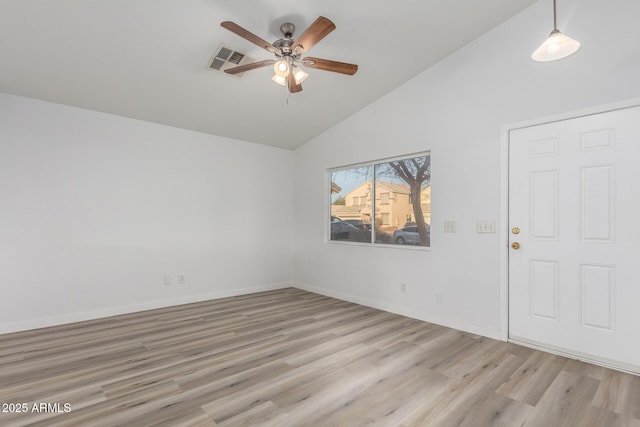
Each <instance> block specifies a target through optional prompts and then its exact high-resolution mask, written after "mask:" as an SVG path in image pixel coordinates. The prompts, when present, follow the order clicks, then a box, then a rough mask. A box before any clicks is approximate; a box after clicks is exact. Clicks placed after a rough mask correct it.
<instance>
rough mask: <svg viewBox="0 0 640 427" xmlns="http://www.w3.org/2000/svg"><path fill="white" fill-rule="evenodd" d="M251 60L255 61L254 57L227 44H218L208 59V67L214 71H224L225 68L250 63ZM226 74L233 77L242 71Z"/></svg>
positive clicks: (239, 75)
mask: <svg viewBox="0 0 640 427" xmlns="http://www.w3.org/2000/svg"><path fill="white" fill-rule="evenodd" d="M252 62H255V59H253V58H250V57H248V56H247V55H245V54H244V53H241V52H238V51H235V50H233V49H231V48H229V47H227V46H224V45H220V46H218V48H217V49H216V51H215V53H214V54H213V56H212V57H211V60H210V61H209V69H211V70H214V71H224V70H226V69H227V68H233V67H237V66H238V65H244V64H250V63H252ZM228 75H229V76H234V77H242V76H243V75H244V73H240V74H228Z"/></svg>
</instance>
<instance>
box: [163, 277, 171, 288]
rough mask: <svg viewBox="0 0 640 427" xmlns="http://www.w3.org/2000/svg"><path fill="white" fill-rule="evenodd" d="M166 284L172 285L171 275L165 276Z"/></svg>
mask: <svg viewBox="0 0 640 427" xmlns="http://www.w3.org/2000/svg"><path fill="white" fill-rule="evenodd" d="M164 285H165V286H171V276H164Z"/></svg>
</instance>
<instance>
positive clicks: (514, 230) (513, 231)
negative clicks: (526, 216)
mask: <svg viewBox="0 0 640 427" xmlns="http://www.w3.org/2000/svg"><path fill="white" fill-rule="evenodd" d="M511 232H512V233H513V234H520V229H519V228H518V227H513V228H512V229H511Z"/></svg>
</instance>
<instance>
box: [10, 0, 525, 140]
mask: <svg viewBox="0 0 640 427" xmlns="http://www.w3.org/2000/svg"><path fill="white" fill-rule="evenodd" d="M534 2H535V0H483V1H477V0H402V1H394V2H391V1H384V2H383V1H378V0H373V1H371V0H325V1H312V0H254V1H238V0H46V1H42V0H0V91H1V92H6V93H11V94H16V95H21V96H26V97H31V98H37V99H42V100H47V101H52V102H57V103H61V104H67V105H72V106H77V107H82V108H87V109H92V110H96V111H102V112H106V113H111V114H117V115H121V116H126V117H131V118H135V119H141V120H146V121H150V122H155V123H162V124H166V125H170V126H175V127H179V128H185V129H191V130H196V131H201V132H206V133H210V134H214V135H220V136H225V137H230V138H236V139H241V140H245V141H251V142H256V143H261V144H267V145H273V146H278V147H283V148H289V149H294V148H296V147H298V146H300V145H302V144H304V143H305V142H307V141H308V140H309V139H311V138H313V137H314V136H316V135H318V134H319V133H321V132H323V131H324V130H326V129H327V128H330V127H331V126H333V125H335V124H337V123H339V122H340V121H342V120H344V119H345V118H347V117H348V116H350V115H351V114H353V113H355V112H356V111H358V110H360V109H362V108H363V107H365V106H366V105H368V104H370V103H371V102H372V101H373V100H375V99H377V98H379V97H380V96H382V95H384V94H385V93H387V92H389V91H391V90H393V89H394V88H396V87H398V86H399V85H401V84H402V83H403V82H405V81H407V80H408V79H411V78H412V77H413V76H415V75H417V74H419V73H420V72H422V71H424V70H425V69H427V68H429V67H430V66H432V65H433V64H435V63H436V62H438V61H439V60H441V59H443V58H444V57H446V56H447V55H449V54H450V53H452V52H454V51H455V50H457V49H459V48H460V47H462V46H463V45H465V44H467V43H469V42H470V41H472V40H473V39H475V38H477V37H478V36H480V35H481V34H483V33H484V32H486V31H488V30H489V29H491V28H492V27H494V26H496V25H497V24H499V23H500V22H502V21H504V20H505V19H508V18H509V17H511V16H512V15H514V14H516V13H518V12H519V11H521V10H522V9H524V8H526V7H527V6H529V5H531V4H532V3H534ZM320 15H322V16H326V17H327V18H329V19H331V20H332V21H333V22H334V23H335V24H336V26H337V29H336V30H335V31H333V32H332V33H331V34H329V35H328V36H327V37H326V38H325V39H323V40H322V41H320V42H319V43H318V44H317V45H316V46H315V47H313V49H311V51H310V52H309V53H308V55H310V56H315V57H320V58H326V59H333V60H337V61H343V62H351V63H355V64H358V65H359V70H358V72H357V74H356V75H354V76H345V75H342V74H336V73H331V72H327V71H322V70H317V69H307V70H306V71H307V72H308V73H309V75H310V76H309V78H308V80H307V81H306V82H305V83H304V84H303V87H304V90H303V92H301V93H298V94H293V95H288V94H287V91H286V89H284V88H282V87H280V86H277V85H275V84H274V83H272V82H271V80H270V78H271V75H272V70H271V68H270V67H266V68H261V69H257V70H253V71H250V72H247V73H245V74H244V76H243V77H242V78H237V77H233V76H230V75H226V74H224V73H219V72H215V71H211V70H209V69H208V68H207V65H208V63H209V60H210V58H211V56H212V55H213V53H214V51H215V49H216V47H218V45H219V44H221V43H222V44H225V45H227V46H229V47H231V48H233V49H236V50H238V51H240V52H243V53H246V54H248V55H249V56H251V57H253V58H256V59H257V60H262V59H271V58H272V55H271V54H269V53H268V52H267V51H264V50H262V49H260V48H259V47H257V46H255V45H253V44H251V43H249V42H247V41H246V40H244V39H242V38H240V37H238V36H237V35H235V34H233V33H231V32H229V31H227V30H225V29H223V28H222V27H220V22H221V21H225V20H231V21H234V22H236V23H237V24H239V25H241V26H243V27H244V28H246V29H248V30H249V31H251V32H253V33H254V34H256V35H258V36H260V37H262V38H264V39H266V40H268V41H270V42H271V41H274V40H276V39H278V38H280V33H279V26H280V24H282V23H284V22H292V23H294V24H295V25H296V27H297V28H296V33H295V34H294V38H295V37H296V36H298V35H300V34H301V33H302V31H303V30H304V29H305V28H306V27H307V26H308V25H309V24H311V23H312V22H313V21H314V20H315V19H316V18H317V17H318V16H320Z"/></svg>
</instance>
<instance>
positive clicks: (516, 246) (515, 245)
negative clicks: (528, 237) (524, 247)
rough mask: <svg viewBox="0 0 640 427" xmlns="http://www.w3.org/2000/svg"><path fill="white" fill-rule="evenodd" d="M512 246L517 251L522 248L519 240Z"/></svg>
mask: <svg viewBox="0 0 640 427" xmlns="http://www.w3.org/2000/svg"><path fill="white" fill-rule="evenodd" d="M511 247H512V248H513V249H515V250H516V251H517V250H518V249H520V243H518V242H513V243H512V244H511Z"/></svg>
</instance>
